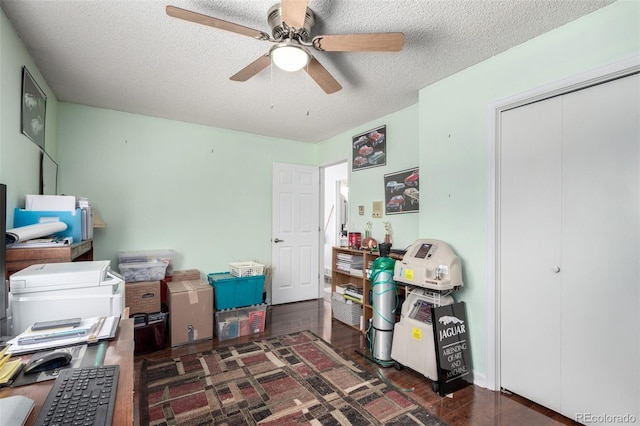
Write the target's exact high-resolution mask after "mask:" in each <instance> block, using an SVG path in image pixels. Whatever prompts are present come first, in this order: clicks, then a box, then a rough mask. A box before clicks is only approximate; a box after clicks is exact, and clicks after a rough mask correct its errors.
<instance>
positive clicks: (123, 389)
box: [0, 318, 134, 425]
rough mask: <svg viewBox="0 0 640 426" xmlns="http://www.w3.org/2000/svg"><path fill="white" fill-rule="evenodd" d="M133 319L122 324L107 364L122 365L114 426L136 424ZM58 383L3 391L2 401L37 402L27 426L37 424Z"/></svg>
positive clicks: (109, 347)
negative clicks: (20, 398)
mask: <svg viewBox="0 0 640 426" xmlns="http://www.w3.org/2000/svg"><path fill="white" fill-rule="evenodd" d="M133 347H134V341H133V319H131V318H125V319H122V320H121V321H120V326H119V329H118V336H117V338H116V339H114V340H113V341H111V342H109V345H108V346H107V352H106V354H105V358H104V363H103V364H104V365H115V364H117V365H119V366H120V374H119V376H118V391H117V393H116V406H115V410H114V412H113V422H112V424H114V425H132V424H133V377H134V370H133ZM20 358H22V362H23V363H26V362H27V361H28V359H27V358H28V356H25V355H21V356H20ZM53 383H54V380H49V381H45V382H39V383H34V384H31V385H27V386H20V387H16V388H2V389H0V398H5V397H7V396H12V395H23V396H26V397H28V398H31V399H33V400H34V401H35V406H34V407H33V411H31V414H29V417H28V418H27V422H26V425H33V424H34V422H35V420H36V419H37V418H38V413H40V409H41V408H42V404H44V401H45V400H46V399H47V396H48V395H49V391H50V390H51V388H52V387H53Z"/></svg>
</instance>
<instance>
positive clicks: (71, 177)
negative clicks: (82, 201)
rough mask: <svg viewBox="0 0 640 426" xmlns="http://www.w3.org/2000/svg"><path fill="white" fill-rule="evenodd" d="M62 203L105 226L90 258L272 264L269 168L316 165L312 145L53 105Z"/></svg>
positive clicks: (203, 266) (188, 264)
mask: <svg viewBox="0 0 640 426" xmlns="http://www.w3.org/2000/svg"><path fill="white" fill-rule="evenodd" d="M59 123H60V126H59V128H60V133H59V136H60V140H61V141H64V143H61V145H60V150H59V154H60V158H61V161H60V170H61V171H62V172H61V174H60V183H59V186H60V188H61V192H62V193H66V194H73V195H79V196H84V197H87V198H89V200H91V202H92V203H93V204H94V205H95V206H96V208H97V209H98V211H99V213H100V215H101V216H102V218H103V219H104V221H105V222H106V223H107V228H106V229H98V230H96V231H95V232H94V245H95V249H94V250H95V257H96V258H98V259H110V260H112V265H117V261H116V254H117V252H118V251H122V250H126V251H128V250H149V249H174V250H176V252H177V254H178V258H177V260H176V265H175V267H176V268H177V269H185V268H197V269H199V270H200V271H201V272H203V273H205V274H206V273H210V272H220V271H227V270H228V264H229V262H240V261H247V260H253V261H258V262H260V263H266V264H270V263H271V167H272V163H273V162H285V163H296V164H314V163H315V151H316V147H315V146H314V145H310V144H305V143H301V142H294V141H285V140H278V139H273V138H267V137H263V136H258V135H252V134H248V133H242V132H234V131H228V130H221V129H216V128H211V127H206V126H199V125H193V124H187V123H183V122H178V121H171V120H165V119H159V118H151V117H146V116H141V115H135V114H129V113H123V112H117V111H111V110H105V109H98V108H91V107H86V106H80V105H75V104H69V103H62V102H61V103H60V105H59Z"/></svg>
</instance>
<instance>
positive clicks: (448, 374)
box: [431, 302, 473, 396]
mask: <svg viewBox="0 0 640 426" xmlns="http://www.w3.org/2000/svg"><path fill="white" fill-rule="evenodd" d="M431 312H432V316H433V318H432V321H433V323H432V324H433V335H434V336H433V337H434V342H435V346H436V362H437V367H438V393H439V394H440V395H441V396H445V395H447V394H450V393H452V392H455V391H457V390H459V389H462V388H463V387H465V386H467V385H468V384H470V383H472V382H473V370H472V365H471V348H470V347H469V334H468V331H469V325H468V323H467V314H466V311H465V304H464V302H459V303H454V304H452V305H445V306H439V307H434V308H433V309H432V310H431Z"/></svg>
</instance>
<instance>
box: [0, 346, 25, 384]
mask: <svg viewBox="0 0 640 426" xmlns="http://www.w3.org/2000/svg"><path fill="white" fill-rule="evenodd" d="M8 349H9V346H5V348H4V349H2V350H0V386H3V385H10V384H11V382H12V381H13V379H15V377H16V376H17V375H18V373H20V368H21V367H22V361H21V360H20V358H18V359H15V360H13V361H9V358H11V354H10V353H8Z"/></svg>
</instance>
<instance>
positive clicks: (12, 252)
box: [6, 239, 93, 279]
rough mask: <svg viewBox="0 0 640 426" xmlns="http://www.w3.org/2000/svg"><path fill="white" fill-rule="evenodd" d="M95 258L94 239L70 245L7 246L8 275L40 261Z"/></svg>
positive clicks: (50, 261)
mask: <svg viewBox="0 0 640 426" xmlns="http://www.w3.org/2000/svg"><path fill="white" fill-rule="evenodd" d="M91 260H93V240H92V239H91V240H84V241H80V242H79V243H75V244H71V245H70V246H62V247H41V248H7V276H6V279H9V277H10V276H11V274H13V273H15V272H18V271H21V270H22V269H24V268H26V267H27V266H31V265H36V264H40V263H62V262H77V261H91Z"/></svg>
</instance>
